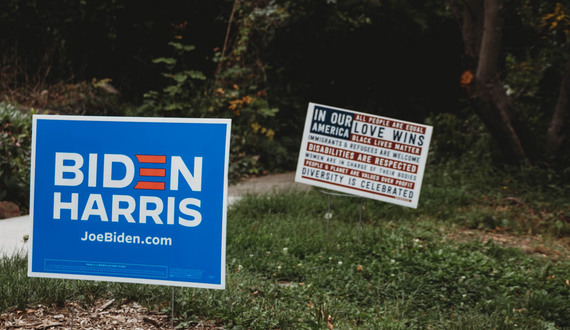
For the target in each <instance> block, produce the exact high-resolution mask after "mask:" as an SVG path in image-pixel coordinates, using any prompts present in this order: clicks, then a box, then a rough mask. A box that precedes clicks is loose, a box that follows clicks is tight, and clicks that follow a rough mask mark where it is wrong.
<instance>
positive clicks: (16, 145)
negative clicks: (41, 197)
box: [0, 102, 32, 210]
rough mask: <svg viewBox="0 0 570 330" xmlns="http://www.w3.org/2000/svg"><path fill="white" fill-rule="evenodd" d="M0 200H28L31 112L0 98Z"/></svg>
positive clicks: (24, 204)
mask: <svg viewBox="0 0 570 330" xmlns="http://www.w3.org/2000/svg"><path fill="white" fill-rule="evenodd" d="M0 119H1V120H0V122H1V124H0V200H8V201H12V202H15V203H17V204H19V206H20V207H21V208H22V209H23V210H26V209H27V206H28V203H29V187H30V186H29V182H30V148H31V134H32V116H31V114H25V113H22V112H20V111H18V110H16V108H15V107H14V106H13V105H11V104H9V103H5V102H0Z"/></svg>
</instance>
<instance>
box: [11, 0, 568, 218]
mask: <svg viewBox="0 0 570 330" xmlns="http://www.w3.org/2000/svg"><path fill="white" fill-rule="evenodd" d="M482 3H483V2H482V1H479V0H470V1H465V2H461V1H453V0H448V1H443V0H440V1H424V0H421V1H420V0H406V1H400V0H398V1H396V0H391V1H375V0H351V1H336V0H319V1H290V0H274V1H268V0H240V1H231V0H212V1H166V2H149V3H147V2H144V3H141V2H140V1H132V0H102V1H87V0H82V1H77V0H56V1H39V0H25V1H21V0H5V1H2V2H1V3H0V31H2V34H1V38H0V61H1V67H0V74H1V76H0V97H1V100H0V101H2V102H3V103H2V105H1V107H2V116H3V119H2V127H1V128H2V144H1V146H2V148H3V155H2V162H1V164H0V166H1V170H2V172H1V173H0V174H1V175H2V180H0V181H1V182H0V194H1V196H0V197H1V198H2V199H7V200H14V201H17V202H18V203H20V204H21V205H23V206H24V207H25V204H26V203H27V202H26V198H27V197H26V191H27V189H28V188H27V181H26V180H27V179H26V175H22V172H25V169H22V166H23V165H22V164H26V158H25V157H26V155H28V153H29V144H28V142H29V141H27V140H26V139H29V125H25V124H22V121H26V120H29V118H28V119H26V114H29V113H30V112H48V113H62V114H88V115H137V116H184V117H229V118H232V120H233V129H232V130H233V136H232V150H231V160H230V162H231V173H232V179H238V178H240V177H243V176H249V175H260V174H264V173H267V172H271V171H280V170H292V169H294V166H295V163H296V157H297V152H298V145H299V142H300V137H301V132H302V127H303V124H304V116H305V112H306V107H307V103H308V102H317V103H323V104H328V105H332V106H338V107H343V108H348V109H352V110H356V111H363V112H369V113H373V114H379V115H384V116H389V117H396V118H399V119H404V120H410V121H416V122H422V123H427V124H430V125H433V126H435V130H434V141H433V142H432V150H431V153H430V162H432V163H434V164H437V163H441V162H448V161H456V162H458V164H460V165H458V166H463V167H465V168H468V167H469V166H490V167H492V168H498V169H501V170H504V169H505V164H508V165H509V166H512V165H515V169H514V171H515V172H517V171H518V172H517V173H523V172H521V171H520V169H521V167H528V166H531V167H533V169H536V171H534V172H532V171H526V172H524V173H529V172H532V173H540V174H537V178H536V181H533V184H534V183H536V182H538V183H539V184H545V185H547V184H556V185H559V184H562V185H564V184H567V183H568V178H569V177H570V164H569V161H568V160H569V156H568V155H569V154H570V148H569V143H568V139H567V138H566V137H565V136H564V134H563V133H564V132H565V131H564V130H563V133H560V134H557V135H556V137H558V136H560V137H561V138H562V140H561V141H563V142H562V143H561V146H560V147H559V148H558V149H557V151H556V152H555V153H554V155H553V154H546V153H545V152H542V151H541V149H542V148H541V145H542V144H544V143H546V142H547V141H549V139H548V137H547V134H546V132H547V130H548V128H549V127H550V126H551V125H552V123H553V113H554V111H555V108H556V105H557V104H558V103H559V101H558V98H559V95H561V86H562V87H564V83H563V82H564V77H568V75H569V74H568V70H566V69H565V68H566V62H567V61H568V29H569V27H570V19H569V17H570V16H568V12H569V11H568V1H562V2H551V1H528V0H507V1H498V3H502V6H500V10H498V11H497V12H496V14H497V15H496V17H499V18H501V19H502V21H501V29H500V31H502V38H500V40H499V41H498V43H497V44H496V47H495V48H496V50H497V52H496V53H497V55H496V57H495V58H494V59H495V61H491V62H493V63H495V62H496V70H495V72H494V75H492V78H493V79H494V80H493V82H497V83H496V85H497V86H499V89H501V90H502V91H503V94H502V95H501V96H502V97H505V98H507V99H508V101H509V102H510V103H509V104H511V105H512V109H511V108H509V109H507V110H506V111H510V112H509V113H513V114H515V115H516V116H517V118H516V119H517V120H518V119H520V121H521V122H523V123H524V127H526V130H523V131H522V132H524V134H522V136H523V137H525V136H526V137H527V138H526V140H532V142H533V143H532V144H533V148H529V150H526V149H525V152H526V153H524V154H522V155H520V154H517V157H513V156H512V155H511V154H510V153H509V151H510V150H511V149H510V148H511V147H510V144H508V143H507V142H506V141H507V139H505V138H504V136H503V137H501V136H500V134H499V135H498V133H496V132H497V127H496V125H493V122H492V120H493V118H492V116H491V117H489V116H488V115H486V114H487V112H490V113H491V114H492V115H493V114H499V113H502V111H504V109H502V108H501V107H497V106H496V104H495V108H493V104H492V102H491V106H490V107H487V108H486V107H485V106H487V105H488V104H487V103H485V100H487V99H486V98H485V97H486V96H487V95H491V93H490V92H488V91H486V90H484V89H482V88H481V86H480V85H485V86H487V85H490V83H489V81H487V80H484V79H483V77H482V76H478V71H477V69H478V68H481V66H479V67H478V62H477V61H478V60H479V61H480V59H479V57H483V53H482V51H481V52H480V53H478V54H477V55H475V56H474V55H473V54H472V53H470V51H469V47H466V45H467V43H468V42H469V39H468V38H467V37H466V31H467V32H468V31H470V30H468V28H472V31H475V34H476V35H482V34H483V32H482V30H481V29H480V28H481V26H482V25H481V24H479V25H477V24H474V25H473V26H472V27H469V26H468V25H466V24H464V23H465V21H466V20H467V19H468V18H471V19H473V20H476V19H478V20H479V21H480V22H483V21H489V20H491V19H492V18H493V17H486V16H483V14H482V11H479V12H477V8H478V7H477V6H478V5H481V4H482ZM478 15H479V16H478ZM477 29H479V30H477ZM477 51H479V50H477ZM569 67H570V66H569ZM565 70H566V71H565ZM466 73H472V74H473V75H475V77H474V78H473V79H472V80H469V79H467V81H466V80H465V79H466V78H465V74H466ZM566 89H568V88H566ZM493 97H494V96H493V95H491V97H490V98H491V99H494V98H493ZM495 99H496V98H495ZM562 108H564V107H562ZM565 108H566V110H564V111H563V113H566V115H565V117H564V116H563V117H562V119H561V120H559V122H561V123H562V127H563V128H566V129H567V128H568V126H569V125H568V121H569V119H568V117H569V116H568V115H567V113H568V112H569V111H568V105H566V107H565ZM10 109H12V110H10ZM14 109H16V110H18V111H19V112H22V113H24V117H22V116H21V115H19V114H18V115H16V114H14V113H13V110H14ZM509 116H510V115H509ZM503 117H505V116H503ZM495 124H496V123H495ZM509 125H511V123H510V122H501V123H499V128H498V129H499V131H500V129H501V128H504V127H506V128H507V129H508V128H509V127H510V126H509ZM515 128H517V127H515ZM517 134H519V133H518V128H517ZM519 135H520V134H519ZM513 136H514V138H517V136H515V135H514V134H513ZM531 149H532V150H531ZM519 156H520V157H519ZM509 170H513V168H510V169H509ZM24 174H25V173H24ZM22 177H24V179H21V178H22Z"/></svg>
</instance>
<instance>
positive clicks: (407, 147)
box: [295, 103, 432, 208]
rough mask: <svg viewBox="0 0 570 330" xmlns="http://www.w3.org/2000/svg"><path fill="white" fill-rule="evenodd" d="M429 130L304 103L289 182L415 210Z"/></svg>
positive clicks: (417, 125) (401, 122) (394, 120)
mask: <svg viewBox="0 0 570 330" xmlns="http://www.w3.org/2000/svg"><path fill="white" fill-rule="evenodd" d="M431 134H432V127H431V126H427V125H422V124H416V123H411V122H407V121H402V120H397V119H392V118H387V117H380V116H376V115H371V114H367V113H363V112H356V111H352V110H346V109H341V108H336V107H331V106H326V105H320V104H315V103H309V107H308V110H307V118H306V121H305V129H304V132H303V140H302V142H301V148H300V152H299V159H298V163H297V171H296V176H295V181H297V182H301V183H305V184H309V185H313V186H317V187H321V188H326V189H331V190H335V191H340V192H344V193H348V194H352V195H357V196H361V197H365V198H371V199H376V200H380V201H384V202H388V203H393V204H398V205H402V206H407V207H412V208H417V205H418V200H419V196H420V188H421V184H422V179H423V174H424V169H425V165H426V159H427V155H428V150H429V144H430V140H431Z"/></svg>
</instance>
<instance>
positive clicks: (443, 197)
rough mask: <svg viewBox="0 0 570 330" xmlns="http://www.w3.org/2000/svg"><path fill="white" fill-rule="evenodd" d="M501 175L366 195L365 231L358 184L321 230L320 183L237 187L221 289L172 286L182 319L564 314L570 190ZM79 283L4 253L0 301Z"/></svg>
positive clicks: (443, 175) (225, 321)
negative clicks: (252, 190) (253, 192)
mask: <svg viewBox="0 0 570 330" xmlns="http://www.w3.org/2000/svg"><path fill="white" fill-rule="evenodd" d="M465 178H468V179H465ZM502 178H503V179H501V180H503V181H501V180H498V181H497V179H496V178H495V179H493V178H491V177H488V176H486V175H480V176H477V175H476V174H472V175H469V176H466V175H465V174H464V173H463V174H461V173H457V174H456V173H454V172H453V171H451V170H447V171H446V170H445V169H438V174H437V175H435V174H434V173H431V174H430V173H426V178H425V182H424V188H423V191H422V196H421V198H420V205H419V207H418V209H408V208H403V207H400V206H395V205H390V204H386V203H380V202H375V201H371V200H366V201H365V202H364V210H363V228H362V232H361V237H360V244H359V243H358V216H359V209H360V200H359V199H358V198H347V197H333V200H332V218H331V219H330V228H329V231H328V235H327V231H326V224H327V219H326V218H325V213H326V212H327V206H328V197H327V196H326V195H324V194H322V193H320V192H318V191H316V190H313V191H310V192H295V191H291V192H284V193H280V194H271V195H266V196H245V197H244V198H243V199H242V200H241V201H240V202H238V203H237V204H235V205H233V206H232V207H231V208H230V210H229V213H228V228H227V281H226V290H223V291H222V290H204V289H191V288H184V289H182V288H177V289H176V296H175V297H176V304H175V306H176V307H175V315H176V324H178V326H179V327H190V326H195V325H197V324H198V323H199V322H204V321H207V322H209V324H215V325H217V326H223V327H227V328H234V327H237V328H254V329H267V328H288V329H291V328H294V329H298V328H322V329H327V328H331V327H334V328H337V329H347V328H363V329H366V328H376V329H386V328H387V329H392V328H395V329H398V328H402V329H409V328H422V329H425V328H434V329H457V328H459V329H463V328H467V329H470V328H472V329H494V328H496V329H511V328H523V329H524V328H531V329H556V328H565V327H570V258H569V254H568V251H569V250H570V249H569V245H568V240H567V237H568V226H570V224H569V223H568V222H569V219H570V206H569V204H570V202H569V201H567V200H565V198H566V197H564V196H565V193H566V192H567V191H566V190H562V191H557V190H556V189H562V188H551V189H554V190H553V191H552V192H549V191H548V190H546V191H542V190H539V189H549V188H540V187H538V186H537V187H538V188H536V187H534V186H533V188H532V189H530V188H529V187H530V186H529V185H528V183H527V185H526V186H520V185H516V184H514V183H513V182H514V180H513V179H509V178H504V177H502ZM509 180H510V181H509ZM483 187H484V188H483ZM537 196H538V197H537ZM540 196H542V198H539V197H540ZM545 196H546V197H545ZM548 196H551V197H548ZM73 292H74V289H73V285H72V284H71V281H67V280H53V279H39V278H27V276H26V261H25V259H22V258H5V259H3V260H1V261H0V297H2V299H0V313H2V312H10V311H14V310H17V309H22V310H23V309H25V308H26V307H27V306H30V305H33V304H38V303H42V304H55V305H56V306H57V304H59V305H61V306H64V305H65V303H66V302H68V301H69V300H70V299H72V297H73ZM75 292H76V299H77V301H78V303H79V305H82V306H89V305H92V304H94V303H95V302H97V301H100V300H102V299H109V298H116V299H117V304H120V302H125V301H134V302H137V303H138V304H141V305H143V306H148V307H149V308H151V309H155V310H159V311H162V312H163V313H166V314H168V313H170V310H169V308H170V299H171V289H170V288H168V287H158V286H150V285H135V284H121V283H105V282H90V281H83V282H80V281H77V282H76V289H75ZM0 322H1V318H0ZM0 325H1V323H0Z"/></svg>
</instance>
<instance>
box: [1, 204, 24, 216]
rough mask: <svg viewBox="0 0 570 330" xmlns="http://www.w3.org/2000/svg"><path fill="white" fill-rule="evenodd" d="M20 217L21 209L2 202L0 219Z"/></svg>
mask: <svg viewBox="0 0 570 330" xmlns="http://www.w3.org/2000/svg"><path fill="white" fill-rule="evenodd" d="M19 216H20V208H19V207H18V205H16V204H14V203H12V202H7V201H3V202H0V219H7V218H13V217H19Z"/></svg>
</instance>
